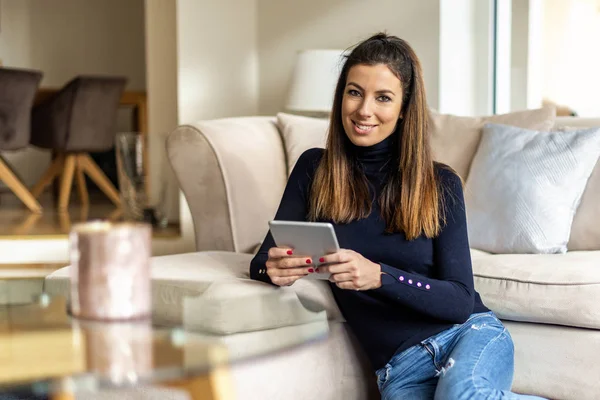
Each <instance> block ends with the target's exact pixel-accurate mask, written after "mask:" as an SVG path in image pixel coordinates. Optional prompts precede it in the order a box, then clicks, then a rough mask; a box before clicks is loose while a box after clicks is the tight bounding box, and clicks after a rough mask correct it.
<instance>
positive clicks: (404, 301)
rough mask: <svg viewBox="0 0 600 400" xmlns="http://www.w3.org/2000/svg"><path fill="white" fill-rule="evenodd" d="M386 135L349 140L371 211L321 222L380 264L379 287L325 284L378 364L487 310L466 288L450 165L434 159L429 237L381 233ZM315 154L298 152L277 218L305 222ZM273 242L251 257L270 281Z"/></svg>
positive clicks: (389, 147)
mask: <svg viewBox="0 0 600 400" xmlns="http://www.w3.org/2000/svg"><path fill="white" fill-rule="evenodd" d="M392 136H393V135H392ZM392 136H390V137H388V138H387V139H385V140H383V141H382V142H380V143H377V144H375V145H373V146H370V147H360V146H355V145H353V144H350V147H351V150H352V152H353V156H355V157H356V159H357V160H358V162H359V164H360V165H361V166H362V169H363V171H364V173H365V175H366V177H367V180H368V181H369V184H370V185H371V189H372V193H373V200H374V201H373V209H372V212H371V214H370V215H369V216H368V217H367V218H364V219H361V220H357V221H353V222H350V223H348V224H335V223H333V222H332V221H322V222H331V223H332V224H333V226H334V229H335V232H336V235H337V238H338V242H339V244H340V247H341V248H345V249H352V250H354V251H356V252H358V253H360V254H362V256H363V257H365V258H367V259H369V260H371V261H373V262H376V263H379V264H380V265H381V271H382V272H383V274H382V275H381V283H382V286H381V287H380V288H378V289H374V290H367V291H354V290H344V289H339V288H338V287H337V286H335V285H334V284H332V283H330V284H329V285H330V287H331V290H332V292H333V295H334V297H335V299H336V301H337V304H338V306H339V308H340V310H341V312H342V314H343V315H344V317H345V318H346V321H347V322H348V323H349V324H350V327H351V328H352V331H353V332H354V334H355V335H356V337H357V338H358V340H359V342H360V343H361V345H362V347H363V349H364V350H365V351H366V353H367V355H368V356H369V358H370V360H371V363H372V366H373V368H374V369H379V368H381V367H383V366H384V365H385V364H386V363H387V362H388V361H389V360H390V359H391V358H392V356H393V355H394V354H395V353H399V352H401V351H403V350H405V349H407V348H409V347H411V346H413V345H415V344H418V343H420V342H421V341H423V340H425V339H427V338H428V337H431V336H433V335H435V334H437V333H439V332H441V331H443V330H446V329H448V328H450V327H451V326H452V325H453V324H456V323H462V322H464V321H465V320H466V319H467V318H468V317H469V315H471V314H472V313H477V312H485V311H488V309H487V308H486V307H485V306H484V305H483V303H482V302H481V298H480V297H479V294H478V293H477V292H476V291H475V289H474V288H473V272H472V268H471V256H470V252H469V242H468V238H467V225H466V216H465V207H464V199H463V192H462V183H461V181H460V179H459V177H458V176H457V175H456V174H454V173H453V172H452V171H451V170H449V169H447V168H444V166H443V165H441V164H436V173H437V176H438V179H439V181H440V183H441V187H442V196H443V199H444V201H443V207H444V209H445V214H446V222H445V223H444V224H443V227H442V231H441V233H440V234H439V235H438V236H437V237H436V238H433V239H428V238H426V237H425V236H423V235H421V236H420V237H418V238H417V239H414V240H411V241H408V240H406V237H405V236H404V233H402V232H399V233H394V234H388V233H385V222H384V221H383V219H382V218H381V210H380V207H379V202H378V201H376V199H377V198H378V197H379V195H380V193H381V190H382V188H383V184H384V183H385V180H386V178H387V176H389V173H390V172H391V171H392V169H393V168H397V165H398V164H397V161H395V160H397V157H396V156H395V155H394V148H395V147H396V146H395V145H394V140H395V139H394V138H393V137H392ZM322 155H323V149H310V150H307V151H306V152H304V153H303V154H302V156H300V158H299V159H298V162H297V163H296V165H295V167H294V169H293V171H292V173H291V175H290V177H289V180H288V183H287V186H286V188H285V191H284V194H283V197H282V199H281V203H280V205H279V209H278V211H277V214H276V215H275V219H276V220H288V221H307V215H308V205H309V201H308V199H309V194H310V185H311V182H312V179H313V176H314V173H315V170H316V168H317V166H318V165H319V162H320V160H321V157H322ZM274 246H275V242H274V241H273V238H272V236H271V234H270V233H268V234H267V236H266V238H265V240H264V241H263V243H262V246H261V248H260V250H259V251H258V253H257V254H256V256H255V257H254V259H253V260H252V262H251V265H250V277H251V278H252V279H257V280H261V281H264V282H268V283H271V282H270V279H269V277H268V275H266V274H260V273H259V271H260V270H261V269H263V268H265V263H266V261H267V258H268V251H269V248H271V247H274Z"/></svg>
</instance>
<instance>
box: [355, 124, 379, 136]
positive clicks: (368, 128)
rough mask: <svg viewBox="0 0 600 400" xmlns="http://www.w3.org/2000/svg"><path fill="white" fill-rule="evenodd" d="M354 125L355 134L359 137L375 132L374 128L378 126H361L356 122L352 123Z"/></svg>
mask: <svg viewBox="0 0 600 400" xmlns="http://www.w3.org/2000/svg"><path fill="white" fill-rule="evenodd" d="M352 125H353V126H354V132H356V133H358V134H359V135H368V134H369V133H370V132H371V131H372V130H373V128H375V127H376V126H377V125H370V124H361V123H359V122H356V121H352Z"/></svg>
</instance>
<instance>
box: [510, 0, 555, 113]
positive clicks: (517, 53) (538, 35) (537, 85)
mask: <svg viewBox="0 0 600 400" xmlns="http://www.w3.org/2000/svg"><path fill="white" fill-rule="evenodd" d="M544 3H548V2H547V1H546V2H545V1H543V0H513V4H512V28H511V34H512V38H511V44H512V49H511V93H510V99H511V101H510V103H511V104H510V109H511V110H513V111H514V110H523V109H527V108H537V107H540V106H541V105H542V74H543V72H542V70H543V68H544V65H543V63H542V54H543V51H542V50H543V46H542V17H543V5H544Z"/></svg>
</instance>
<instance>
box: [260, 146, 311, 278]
mask: <svg viewBox="0 0 600 400" xmlns="http://www.w3.org/2000/svg"><path fill="white" fill-rule="evenodd" d="M322 155H323V149H309V150H306V151H305V152H304V153H302V155H301V156H300V158H298V161H297V162H296V165H295V166H294V168H293V170H292V173H291V174H290V177H289V178H288V182H287V185H286V187H285V190H284V191H283V196H282V198H281V202H280V203H279V208H278V209H277V213H276V214H275V218H274V219H275V220H281V221H306V216H307V214H308V197H309V193H308V191H309V187H310V182H311V181H312V177H313V175H314V172H315V170H316V168H317V166H318V163H319V161H320V160H321V156H322ZM271 247H275V241H274V240H273V236H271V232H270V231H269V232H267V235H266V237H265V240H263V242H262V244H261V246H260V249H259V250H258V253H256V255H255V256H254V258H253V259H252V261H251V262H250V278H251V279H255V280H259V281H263V282H267V283H271V284H272V282H271V279H270V278H269V275H267V273H266V262H267V259H268V258H269V249H270V248H271Z"/></svg>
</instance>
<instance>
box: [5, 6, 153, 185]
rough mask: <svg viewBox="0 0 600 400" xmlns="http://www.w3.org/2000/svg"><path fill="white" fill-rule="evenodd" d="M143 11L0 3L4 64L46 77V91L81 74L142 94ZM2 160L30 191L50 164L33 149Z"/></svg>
mask: <svg viewBox="0 0 600 400" xmlns="http://www.w3.org/2000/svg"><path fill="white" fill-rule="evenodd" d="M143 7H144V2H143V0H127V1H121V0H102V1H97V0H52V1H40V0H0V59H1V60H2V63H3V65H4V66H6V67H20V68H32V69H38V70H40V71H42V72H43V73H44V77H43V79H42V82H41V86H45V87H60V86H62V85H63V84H65V83H66V82H67V81H69V80H70V79H71V78H73V77H74V76H75V75H78V74H110V75H123V76H126V77H127V78H128V80H129V82H128V86H127V88H128V89H133V90H136V89H137V90H144V89H145V87H146V83H145V59H144V12H143ZM123 119H124V118H123V115H121V118H120V126H122V125H123ZM3 156H5V157H6V159H7V160H8V161H9V162H10V163H11V165H12V166H13V167H14V169H15V170H16V171H17V172H18V173H19V175H20V176H21V178H22V179H23V180H24V182H25V184H26V185H29V186H30V185H33V184H34V183H35V182H36V181H37V180H38V179H39V178H40V176H41V174H42V173H43V171H44V169H45V168H46V167H47V166H48V163H49V162H50V156H49V153H48V152H47V151H42V150H37V149H33V148H31V149H26V150H21V151H18V152H11V153H3Z"/></svg>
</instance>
